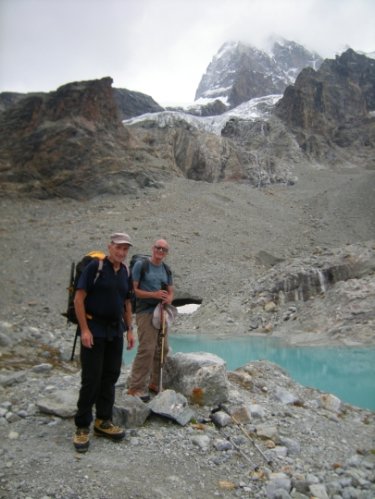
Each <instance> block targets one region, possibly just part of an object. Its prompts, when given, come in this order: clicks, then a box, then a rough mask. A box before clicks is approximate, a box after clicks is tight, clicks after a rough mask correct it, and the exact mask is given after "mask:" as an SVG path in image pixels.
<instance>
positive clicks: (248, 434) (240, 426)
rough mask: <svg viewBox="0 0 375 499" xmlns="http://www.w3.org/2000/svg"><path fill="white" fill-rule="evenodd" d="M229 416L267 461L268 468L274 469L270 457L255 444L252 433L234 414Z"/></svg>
mask: <svg viewBox="0 0 375 499" xmlns="http://www.w3.org/2000/svg"><path fill="white" fill-rule="evenodd" d="M227 414H229V413H227ZM229 416H230V417H231V418H232V419H233V421H234V422H235V423H236V425H237V427H238V428H239V429H240V430H241V431H242V433H243V434H244V435H245V436H246V437H247V438H248V439H249V440H250V442H251V443H252V444H253V446H254V447H255V449H256V450H257V451H258V452H259V454H260V455H261V456H262V458H263V459H264V460H265V462H266V463H267V464H268V466H271V467H272V461H271V460H270V459H268V457H267V456H266V455H265V454H264V452H263V451H262V449H261V448H260V447H259V445H257V444H256V443H255V442H254V439H253V438H251V435H250V433H249V432H248V431H246V430H245V429H244V427H243V426H242V424H241V423H240V422H239V421H238V420H237V419H236V418H235V417H234V416H233V415H232V414H229ZM232 443H233V442H232Z"/></svg>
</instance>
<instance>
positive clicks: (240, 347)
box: [124, 335, 375, 410]
mask: <svg viewBox="0 0 375 499" xmlns="http://www.w3.org/2000/svg"><path fill="white" fill-rule="evenodd" d="M169 343H170V347H171V349H172V351H173V352H174V353H176V352H185V353H187V352H210V353H214V354H216V355H218V356H219V357H221V358H222V359H224V360H225V361H226V363H227V369H228V370H229V371H233V370H235V369H237V368H238V367H241V366H244V365H245V364H247V363H248V362H251V361H254V360H269V361H271V362H274V363H275V364H277V365H279V366H280V367H282V368H283V369H284V370H285V371H286V372H287V373H288V374H289V375H290V376H291V378H293V379H294V380H295V381H297V382H299V383H300V384H302V385H304V386H308V387H313V388H318V389H320V390H322V391H324V392H327V393H332V394H334V395H336V396H337V397H339V398H340V399H341V400H342V401H343V402H348V403H350V404H352V405H356V406H358V407H362V408H365V409H371V410H375V348H353V347H295V346H287V345H285V344H283V343H281V342H280V341H278V340H277V339H273V338H261V337H247V338H232V339H230V340H228V339H212V338H208V337H207V336H205V337H204V336H190V335H189V336H187V335H186V336H180V335H178V336H173V335H172V336H170V338H169ZM134 355H135V349H134V350H133V351H132V352H127V351H126V352H125V354H124V362H125V364H129V363H130V362H132V360H133V358H134Z"/></svg>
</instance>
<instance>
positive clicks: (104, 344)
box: [74, 335, 124, 428]
mask: <svg viewBox="0 0 375 499" xmlns="http://www.w3.org/2000/svg"><path fill="white" fill-rule="evenodd" d="M123 346H124V337H123V335H121V336H118V337H114V338H113V339H111V340H107V339H106V338H94V345H93V347H92V348H86V347H84V346H82V344H81V369H82V374H81V389H80V392H79V398H78V403H77V407H78V410H77V412H76V415H75V418H74V421H75V424H76V426H77V427H79V428H85V427H89V426H90V424H91V422H92V420H93V415H92V409H93V406H94V405H95V406H96V417H97V418H99V419H112V410H113V405H114V403H115V384H116V382H117V380H118V378H119V376H120V372H121V364H122V351H123Z"/></svg>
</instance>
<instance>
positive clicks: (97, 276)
mask: <svg viewBox="0 0 375 499" xmlns="http://www.w3.org/2000/svg"><path fill="white" fill-rule="evenodd" d="M103 265H104V259H100V260H99V263H98V270H97V271H96V276H95V279H94V282H93V284H95V283H96V281H97V280H98V278H99V276H100V274H101V273H102V270H103Z"/></svg>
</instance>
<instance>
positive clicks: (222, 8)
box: [0, 0, 375, 105]
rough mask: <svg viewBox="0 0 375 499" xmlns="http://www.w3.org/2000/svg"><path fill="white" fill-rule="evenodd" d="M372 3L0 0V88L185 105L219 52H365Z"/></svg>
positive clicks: (370, 44) (371, 33) (369, 45)
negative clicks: (300, 47) (234, 44)
mask: <svg viewBox="0 0 375 499" xmlns="http://www.w3.org/2000/svg"><path fill="white" fill-rule="evenodd" d="M374 18H375V2H373V1H372V0H355V1H354V0H303V1H301V0H279V1H277V2H276V1H274V0H204V1H203V0H64V1H61V0H0V91H5V90H10V91H20V92H27V91H37V90H41V91H49V90H54V89H56V88H57V87H58V86H60V85H62V84H65V83H67V82H70V81H77V80H88V79H93V78H101V77H103V76H111V77H112V78H113V79H114V86H116V87H120V88H129V89H131V90H138V91H140V92H144V93H147V94H148V95H151V96H152V97H153V98H154V99H155V100H156V101H157V102H159V103H160V104H162V105H171V104H178V103H180V104H187V103H191V102H192V101H193V99H194V95H195V91H196V89H197V86H198V84H199V81H200V78H201V77H202V75H203V73H204V72H205V70H206V68H207V66H208V64H209V63H210V61H211V60H212V57H213V56H214V55H215V53H216V52H217V51H218V50H219V48H220V46H221V45H222V44H223V43H224V42H225V41H228V40H241V41H244V42H247V43H251V44H254V45H257V46H262V45H264V44H265V40H266V39H267V37H268V36H269V35H271V34H278V35H281V36H283V37H285V38H287V39H290V40H295V41H297V42H299V43H302V44H304V45H305V46H306V47H307V48H310V49H314V50H317V51H318V52H319V53H320V54H321V55H323V56H324V57H333V56H334V55H335V53H337V52H341V51H342V50H343V49H344V47H345V46H346V45H349V46H352V48H354V49H355V50H363V51H373V50H375V30H374V29H373V26H372V22H371V21H372V20H373V19H374Z"/></svg>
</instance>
